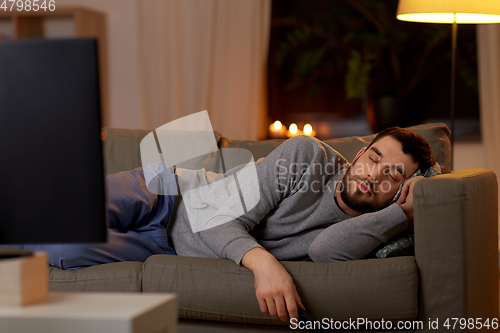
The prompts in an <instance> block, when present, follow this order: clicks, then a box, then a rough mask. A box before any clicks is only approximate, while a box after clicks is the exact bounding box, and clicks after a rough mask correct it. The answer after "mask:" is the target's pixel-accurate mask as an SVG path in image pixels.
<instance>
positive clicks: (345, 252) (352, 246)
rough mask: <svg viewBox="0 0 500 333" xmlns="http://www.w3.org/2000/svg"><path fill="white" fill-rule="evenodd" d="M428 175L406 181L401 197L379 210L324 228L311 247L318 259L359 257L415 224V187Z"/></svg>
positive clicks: (337, 259) (318, 260) (312, 253)
mask: <svg viewBox="0 0 500 333" xmlns="http://www.w3.org/2000/svg"><path fill="white" fill-rule="evenodd" d="M423 178H424V177H415V178H412V179H410V180H409V181H408V182H406V183H405V185H404V187H403V191H402V192H401V197H400V199H399V200H398V201H397V202H396V203H394V204H392V205H390V206H388V207H386V208H384V209H382V210H379V211H377V212H373V213H367V214H363V215H359V216H356V217H353V218H350V219H347V220H344V221H341V222H338V223H335V224H333V225H331V226H329V227H328V228H326V229H325V230H323V231H322V232H321V233H320V234H319V235H318V236H317V237H316V238H315V239H314V241H313V242H312V243H311V245H310V246H309V250H308V254H309V257H310V258H311V259H312V260H313V261H314V262H330V261H344V260H356V259H362V258H364V257H366V256H367V255H368V254H369V253H370V252H371V251H373V249H375V248H376V247H377V246H379V245H380V244H382V243H385V242H387V241H388V240H389V239H391V238H392V237H393V236H395V235H397V234H398V233H400V232H401V231H403V230H405V229H407V228H408V227H409V226H410V225H412V224H413V193H412V192H413V186H414V185H415V183H416V182H417V181H419V180H421V179H423Z"/></svg>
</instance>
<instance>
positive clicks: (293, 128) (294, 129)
mask: <svg viewBox="0 0 500 333" xmlns="http://www.w3.org/2000/svg"><path fill="white" fill-rule="evenodd" d="M288 130H289V131H290V133H292V134H296V133H297V131H298V130H299V128H298V127H297V124H296V123H291V124H290V127H289V128H288Z"/></svg>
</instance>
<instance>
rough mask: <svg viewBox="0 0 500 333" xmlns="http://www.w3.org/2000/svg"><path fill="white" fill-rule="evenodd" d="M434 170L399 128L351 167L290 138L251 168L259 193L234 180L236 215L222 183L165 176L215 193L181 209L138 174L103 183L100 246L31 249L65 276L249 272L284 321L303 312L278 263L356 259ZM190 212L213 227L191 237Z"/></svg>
mask: <svg viewBox="0 0 500 333" xmlns="http://www.w3.org/2000/svg"><path fill="white" fill-rule="evenodd" d="M435 163H436V161H435V159H434V157H433V155H432V151H431V148H430V146H429V144H428V143H427V142H426V141H425V140H424V139H423V138H422V137H420V136H419V135H418V134H416V133H414V132H412V131H409V130H405V129H401V128H397V127H394V128H390V129H387V130H384V131H382V132H381V133H379V134H378V135H377V136H376V137H375V139H374V140H373V141H372V142H371V143H370V145H369V146H368V147H365V148H363V149H361V150H360V151H359V152H358V154H357V155H356V157H355V159H354V161H353V163H352V165H351V164H349V163H347V161H346V160H345V159H344V158H343V157H342V156H341V155H340V154H339V153H338V152H336V151H335V150H334V149H332V148H331V147H330V146H328V145H327V144H325V143H323V142H321V141H319V140H317V139H315V138H311V137H306V136H298V137H294V138H292V139H289V140H287V141H285V142H284V143H282V144H281V145H280V146H278V147H277V148H276V149H275V150H274V151H272V152H271V153H270V154H269V155H268V156H267V157H265V158H264V159H260V160H259V161H257V162H256V163H255V168H254V170H256V175H257V178H258V184H255V181H254V180H252V179H250V178H246V177H245V176H244V175H245V173H243V174H239V175H238V181H239V184H238V185H239V187H238V191H239V193H240V194H241V190H242V189H243V191H244V190H245V189H247V188H250V187H252V186H253V187H255V186H256V188H257V191H258V194H259V196H258V200H257V201H255V204H254V205H252V207H249V208H248V210H246V209H245V213H244V214H233V213H232V212H233V210H234V207H233V206H234V205H233V204H232V203H231V200H232V198H234V195H231V193H230V192H231V191H228V190H227V187H224V182H217V181H218V180H220V179H221V177H223V176H222V175H220V174H215V173H211V172H207V171H205V170H204V169H202V170H186V169H176V170H172V169H170V172H172V173H175V175H173V174H172V175H173V176H174V177H175V179H176V180H178V182H177V184H176V185H177V186H179V185H182V184H184V185H185V183H189V184H191V186H192V187H193V188H196V187H197V188H201V187H203V185H210V184H212V185H213V184H216V183H217V184H220V185H217V186H212V187H210V186H209V187H210V191H205V192H203V191H198V192H196V193H197V194H200V193H201V194H203V193H204V194H203V195H201V194H200V195H197V196H193V195H191V196H190V199H189V200H187V199H185V198H184V200H182V199H181V198H182V197H183V196H184V194H183V195H182V196H172V195H158V194H154V193H152V192H151V191H148V184H147V182H146V180H147V179H148V177H145V170H144V169H143V168H137V169H135V170H133V171H126V172H120V173H116V174H112V175H108V176H107V177H106V185H107V196H108V207H107V214H108V216H107V217H108V242H107V243H105V244H88V245H87V244H65V245H43V246H30V248H32V249H35V250H44V251H47V252H48V255H49V262H50V264H51V265H54V266H57V267H60V268H64V269H75V268H80V267H85V266H90V265H97V264H102V263H109V262H116V261H132V260H133V261H144V260H145V259H146V258H147V257H149V256H150V255H153V254H178V255H184V256H198V257H212V258H225V259H230V260H233V261H234V262H236V263H237V264H241V265H243V266H245V267H247V268H248V269H250V270H251V271H252V272H253V274H254V276H255V289H256V296H257V300H258V302H259V306H260V309H261V311H262V312H264V313H268V314H271V315H273V316H278V317H279V318H281V319H282V320H283V321H288V320H289V318H297V317H298V314H297V306H302V302H301V300H300V297H299V295H298V293H297V290H296V288H295V285H294V283H293V280H292V277H291V276H290V275H289V274H288V272H287V271H286V270H285V268H284V267H283V266H282V265H281V264H280V263H279V261H278V260H305V259H311V260H312V261H314V262H329V261H336V260H351V259H362V258H364V257H365V256H366V255H367V254H369V253H370V252H371V251H372V250H373V249H375V248H376V247H377V246H378V245H380V244H382V243H384V242H387V241H388V240H389V239H390V238H391V237H393V236H395V235H396V234H398V233H399V232H401V231H403V230H405V229H407V228H408V227H409V226H410V225H411V224H412V223H413V199H412V189H413V186H414V184H415V182H417V181H419V180H420V179H422V178H423V177H412V178H411V179H409V180H408V181H406V182H405V180H406V179H408V178H409V177H410V176H412V175H414V174H415V172H416V171H417V170H420V171H421V172H424V171H426V170H427V169H429V168H430V167H431V166H433V165H434V164H435ZM232 172H234V171H232V170H229V171H228V172H227V173H226V174H225V175H224V177H227V176H230V174H231V173H232ZM146 173H147V170H146ZM242 175H243V176H242ZM193 183H196V184H194V185H193ZM403 183H404V185H402V186H401V189H400V185H401V184H403ZM200 186H201V187H200ZM181 193H183V192H181ZM236 193H238V192H236ZM397 193H398V194H400V196H399V199H397V200H396V197H395V195H396V194H397ZM193 206H196V207H198V208H200V209H198V212H199V214H202V215H203V211H204V209H206V211H207V212H210V216H207V217H206V219H207V221H208V222H209V223H211V224H212V226H211V227H209V228H204V229H201V230H199V231H198V230H196V231H195V230H194V228H193V224H192V223H190V221H189V217H190V216H191V217H192V216H193V215H192V214H190V210H192V209H193ZM210 208H213V209H210ZM214 212H215V213H214ZM207 214H208V213H207ZM200 216H201V215H200ZM191 222H192V221H191Z"/></svg>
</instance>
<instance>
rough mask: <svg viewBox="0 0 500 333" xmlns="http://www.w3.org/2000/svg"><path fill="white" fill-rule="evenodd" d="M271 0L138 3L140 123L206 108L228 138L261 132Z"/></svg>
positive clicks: (151, 125) (156, 123)
mask: <svg viewBox="0 0 500 333" xmlns="http://www.w3.org/2000/svg"><path fill="white" fill-rule="evenodd" d="M270 6H271V4H270V0H139V1H138V13H139V62H140V65H139V73H140V86H141V87H140V89H141V127H142V128H156V127H158V126H161V125H163V124H165V123H167V122H169V121H172V120H175V119H178V118H180V117H183V116H186V115H188V114H192V113H195V112H198V111H202V110H208V113H209V115H210V119H211V121H212V127H213V128H214V129H215V130H219V131H221V132H222V134H223V135H224V136H226V137H229V138H233V139H258V138H262V137H264V136H265V131H266V123H267V109H266V105H267V101H266V86H265V81H266V76H265V73H266V61H267V50H268V42H269V29H270V26H269V23H270V14H271V7H270Z"/></svg>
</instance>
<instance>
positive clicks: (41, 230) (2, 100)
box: [0, 39, 106, 244]
mask: <svg viewBox="0 0 500 333" xmlns="http://www.w3.org/2000/svg"><path fill="white" fill-rule="evenodd" d="M97 64H98V62H97V44H96V41H95V40H93V39H71V40H66V39H64V40H63V39H53V40H44V39H37V40H9V41H1V42H0V244H42V243H87V242H104V241H105V240H106V211H105V191H104V171H103V157H102V144H101V139H100V131H101V115H100V98H99V75H98V66H97Z"/></svg>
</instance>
